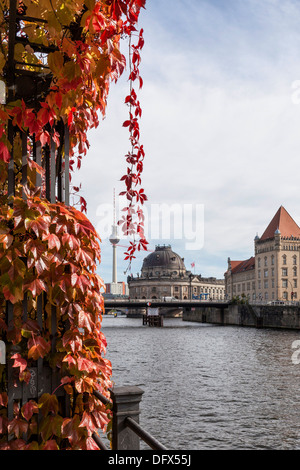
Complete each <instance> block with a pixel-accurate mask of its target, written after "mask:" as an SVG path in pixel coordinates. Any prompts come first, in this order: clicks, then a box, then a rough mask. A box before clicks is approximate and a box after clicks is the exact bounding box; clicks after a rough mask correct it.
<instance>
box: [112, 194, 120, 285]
mask: <svg viewBox="0 0 300 470" xmlns="http://www.w3.org/2000/svg"><path fill="white" fill-rule="evenodd" d="M109 241H110V243H111V244H112V248H113V269H112V283H113V284H117V244H118V243H119V241H120V238H119V236H118V227H117V224H116V195H115V189H114V213H113V225H112V234H111V236H110V237H109Z"/></svg>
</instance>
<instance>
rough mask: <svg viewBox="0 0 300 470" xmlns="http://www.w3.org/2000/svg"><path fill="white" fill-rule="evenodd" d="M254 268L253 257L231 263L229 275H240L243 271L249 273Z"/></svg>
mask: <svg viewBox="0 0 300 470" xmlns="http://www.w3.org/2000/svg"><path fill="white" fill-rule="evenodd" d="M254 266H255V257H254V256H251V258H249V259H246V260H244V261H231V274H236V273H241V272H243V271H249V270H250V269H254Z"/></svg>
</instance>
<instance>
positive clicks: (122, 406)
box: [93, 385, 167, 450]
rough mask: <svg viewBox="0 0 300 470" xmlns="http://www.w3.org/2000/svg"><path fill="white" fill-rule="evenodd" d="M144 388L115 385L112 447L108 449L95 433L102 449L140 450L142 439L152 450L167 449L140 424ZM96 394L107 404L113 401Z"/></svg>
mask: <svg viewBox="0 0 300 470" xmlns="http://www.w3.org/2000/svg"><path fill="white" fill-rule="evenodd" d="M143 393H144V392H143V390H142V389H140V388H139V387H137V386H135V385H134V386H129V385H128V386H123V387H114V388H113V389H112V390H111V397H112V412H113V420H112V446H111V447H112V448H111V449H108V448H107V446H106V444H105V443H104V442H103V440H102V439H101V438H100V437H99V436H98V435H97V434H96V433H95V434H94V435H93V439H94V440H95V442H96V443H97V445H98V446H99V447H100V449H101V450H140V439H142V440H143V441H144V442H145V443H146V444H147V445H148V446H149V447H150V448H151V449H152V450H167V448H166V447H165V446H164V445H163V444H161V443H160V442H159V441H158V440H157V439H155V437H153V436H152V435H151V434H149V433H148V432H147V431H145V430H144V429H143V428H142V427H141V426H140V424H139V415H140V402H141V399H142V395H143ZM94 395H95V396H96V397H97V398H98V399H99V400H101V401H102V403H104V404H105V405H106V404H108V403H111V402H110V400H108V399H107V398H106V397H104V396H103V395H102V394H101V393H99V392H98V391H95V392H94Z"/></svg>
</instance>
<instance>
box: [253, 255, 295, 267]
mask: <svg viewBox="0 0 300 470" xmlns="http://www.w3.org/2000/svg"><path fill="white" fill-rule="evenodd" d="M292 259H293V264H297V256H296V255H294V256H293V258H292ZM261 261H262V259H261V258H257V267H258V268H260V267H261ZM286 261H287V257H286V255H282V264H286ZM274 264H275V256H274V255H272V256H271V265H272V266H274ZM264 266H268V257H267V256H265V257H264Z"/></svg>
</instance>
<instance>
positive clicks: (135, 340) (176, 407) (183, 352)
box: [103, 317, 300, 450]
mask: <svg viewBox="0 0 300 470" xmlns="http://www.w3.org/2000/svg"><path fill="white" fill-rule="evenodd" d="M103 332H104V334H105V336H106V338H107V341H108V352H107V357H108V358H109V359H110V360H111V362H112V365H113V379H114V381H115V383H116V385H127V384H128V385H139V386H140V387H141V388H142V389H143V390H144V391H145V393H144V396H143V400H142V404H141V410H142V414H141V418H140V422H141V424H142V426H143V427H144V428H145V429H146V430H147V431H149V432H150V433H151V434H153V435H154V436H155V437H156V438H157V439H159V440H160V441H161V442H162V443H163V444H164V445H165V446H166V447H168V448H169V449H184V450H185V449H187V450H189V449H299V448H300V445H299V442H300V440H299V438H300V428H299V425H300V424H298V423H300V419H299V418H300V406H299V398H300V391H299V385H300V365H294V364H293V363H292V361H291V355H292V353H293V349H292V342H293V341H294V340H295V339H299V332H297V331H287V330H280V331H279V330H270V329H266V330H257V329H252V328H239V327H221V326H216V325H208V324H206V325H205V324H200V323H188V322H182V320H181V319H165V320H164V327H163V328H150V327H148V326H143V325H142V320H141V319H136V318H134V319H130V318H125V317H117V318H109V317H104V319H103Z"/></svg>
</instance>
